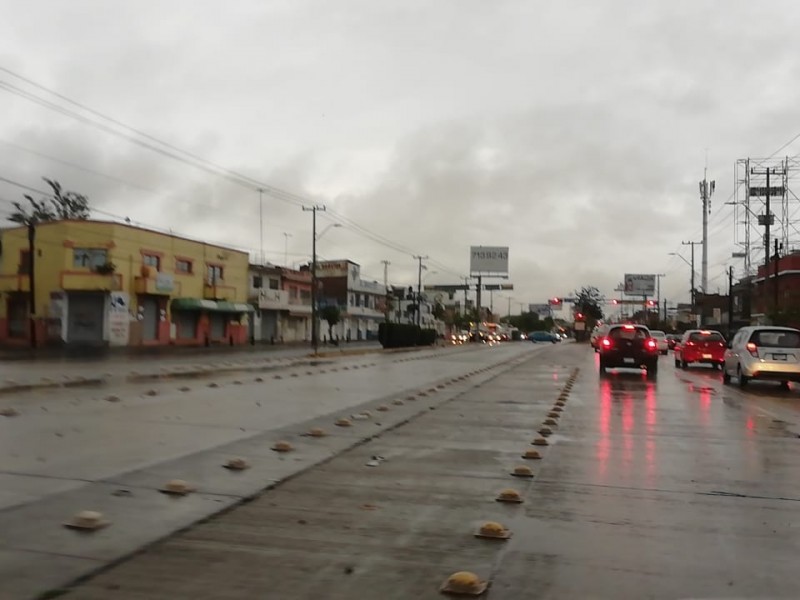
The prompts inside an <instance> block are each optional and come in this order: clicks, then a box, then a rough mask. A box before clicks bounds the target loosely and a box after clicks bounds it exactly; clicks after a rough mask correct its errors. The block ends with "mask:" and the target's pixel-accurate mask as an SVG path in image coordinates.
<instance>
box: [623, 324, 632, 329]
mask: <svg viewBox="0 0 800 600" xmlns="http://www.w3.org/2000/svg"><path fill="white" fill-rule="evenodd" d="M622 328H623V329H633V325H623V326H622Z"/></svg>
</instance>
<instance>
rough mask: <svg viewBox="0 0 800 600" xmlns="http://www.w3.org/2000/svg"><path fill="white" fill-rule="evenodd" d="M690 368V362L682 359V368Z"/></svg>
mask: <svg viewBox="0 0 800 600" xmlns="http://www.w3.org/2000/svg"><path fill="white" fill-rule="evenodd" d="M688 368H689V363H687V362H686V361H685V360H683V359H681V369H684V370H686V369H688Z"/></svg>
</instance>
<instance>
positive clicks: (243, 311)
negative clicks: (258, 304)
mask: <svg viewBox="0 0 800 600" xmlns="http://www.w3.org/2000/svg"><path fill="white" fill-rule="evenodd" d="M170 309H171V314H172V322H173V324H174V325H175V327H174V330H173V336H172V337H173V340H174V342H175V343H177V344H197V345H201V344H204V345H208V344H212V343H215V344H220V343H226V344H231V345H233V344H244V343H247V340H248V333H249V330H250V325H249V322H250V319H251V313H252V312H253V310H254V309H253V307H252V306H250V305H249V304H240V303H235V302H224V301H215V300H203V299H200V298H176V299H175V300H173V301H172V303H171V306H170Z"/></svg>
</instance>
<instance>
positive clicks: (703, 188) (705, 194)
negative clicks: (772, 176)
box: [700, 167, 769, 294]
mask: <svg viewBox="0 0 800 600" xmlns="http://www.w3.org/2000/svg"><path fill="white" fill-rule="evenodd" d="M707 170H708V167H706V168H705V169H703V181H701V182H700V200H701V201H702V202H703V271H702V279H701V285H702V286H703V293H704V294H707V293H708V215H709V214H711V195H712V194H713V193H714V188H715V186H716V182H715V181H711V182H709V181H707V180H706V172H707ZM767 185H769V184H767Z"/></svg>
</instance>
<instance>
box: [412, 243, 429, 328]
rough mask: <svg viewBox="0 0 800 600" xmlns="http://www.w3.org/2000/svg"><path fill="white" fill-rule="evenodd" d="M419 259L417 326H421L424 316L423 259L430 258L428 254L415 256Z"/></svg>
mask: <svg viewBox="0 0 800 600" xmlns="http://www.w3.org/2000/svg"><path fill="white" fill-rule="evenodd" d="M414 258H415V259H416V260H418V261H419V269H417V327H419V326H420V323H421V318H422V268H423V267H422V261H423V260H428V257H427V256H415V257H414Z"/></svg>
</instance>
